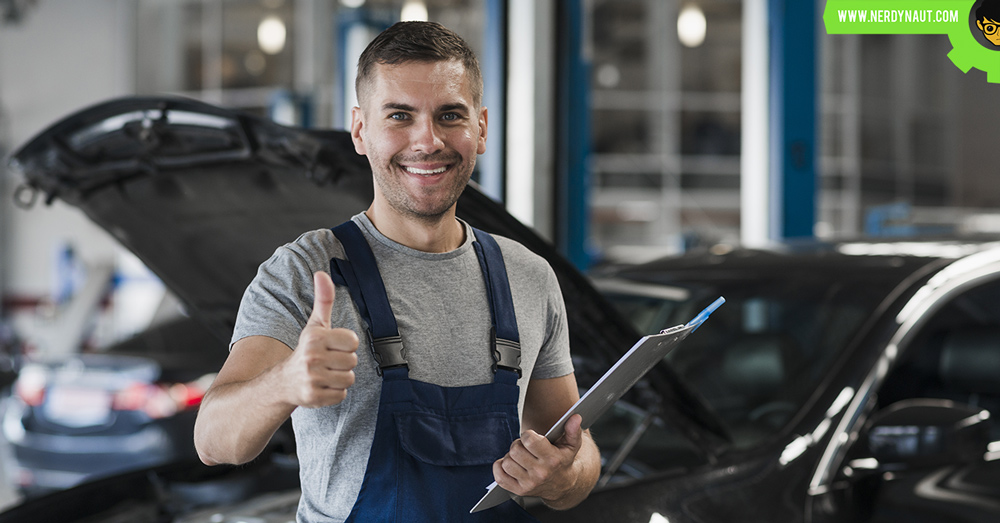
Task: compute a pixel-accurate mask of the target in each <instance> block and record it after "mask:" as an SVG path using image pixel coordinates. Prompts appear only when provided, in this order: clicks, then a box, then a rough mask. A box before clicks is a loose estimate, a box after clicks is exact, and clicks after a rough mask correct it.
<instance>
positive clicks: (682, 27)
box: [677, 4, 708, 47]
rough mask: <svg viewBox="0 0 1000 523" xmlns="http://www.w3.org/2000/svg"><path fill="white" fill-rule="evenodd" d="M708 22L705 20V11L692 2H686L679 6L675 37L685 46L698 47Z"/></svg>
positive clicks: (703, 37) (702, 40)
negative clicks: (684, 4) (679, 11)
mask: <svg viewBox="0 0 1000 523" xmlns="http://www.w3.org/2000/svg"><path fill="white" fill-rule="evenodd" d="M707 28H708V23H707V22H706V21H705V12H704V11H702V10H701V7H698V6H697V5H694V4H688V5H686V6H684V7H683V8H681V14H680V15H679V16H678V17H677V38H679V39H680V41H681V43H682V44H684V45H685V46H687V47H698V46H699V45H701V44H702V43H703V42H704V41H705V33H706V30H707Z"/></svg>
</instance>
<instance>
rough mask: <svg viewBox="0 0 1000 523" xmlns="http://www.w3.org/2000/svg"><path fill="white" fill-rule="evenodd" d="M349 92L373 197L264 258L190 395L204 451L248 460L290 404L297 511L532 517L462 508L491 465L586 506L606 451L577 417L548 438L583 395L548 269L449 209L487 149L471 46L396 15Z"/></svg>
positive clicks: (361, 516)
mask: <svg viewBox="0 0 1000 523" xmlns="http://www.w3.org/2000/svg"><path fill="white" fill-rule="evenodd" d="M356 88H357V92H358V102H359V107H355V108H354V109H353V111H352V125H351V134H352V137H353V140H354V145H355V149H356V150H357V152H358V153H359V154H363V155H366V156H368V159H369V162H370V163H371V166H372V172H373V174H374V179H375V197H374V200H373V202H372V204H371V206H370V207H369V208H368V210H366V211H365V212H364V213H361V214H359V215H357V216H355V217H354V218H353V219H352V220H351V221H349V222H347V223H345V224H342V225H341V226H338V227H337V228H335V229H334V230H332V231H331V230H329V229H323V230H318V231H312V232H309V233H305V234H303V235H302V236H300V237H299V238H298V239H297V240H296V241H295V242H293V243H291V244H288V245H285V246H283V247H281V248H279V249H278V250H277V251H276V252H275V254H274V256H272V257H271V258H270V259H269V260H268V261H266V262H265V263H264V264H262V265H261V267H260V270H259V272H258V275H257V277H256V278H255V279H254V281H253V283H251V285H250V287H248V289H247V292H246V294H245V295H244V298H243V302H242V304H241V306H240V314H239V317H238V319H237V324H236V328H235V332H234V334H233V340H234V344H233V345H232V349H231V352H230V356H229V358H228V360H227V361H226V363H225V365H224V366H223V368H222V370H221V371H220V372H219V375H218V377H217V378H216V380H215V383H214V384H213V385H212V387H211V389H210V390H209V391H208V393H207V394H206V396H205V398H204V401H203V403H202V406H201V409H200V411H199V415H198V420H197V423H196V425H195V444H196V447H197V448H198V453H199V455H200V456H201V459H202V461H204V462H205V463H207V464H219V463H235V464H238V463H245V462H247V461H250V460H252V459H254V458H255V457H256V456H257V455H258V454H259V453H260V452H261V451H262V450H263V449H264V446H265V445H266V443H267V441H268V440H269V439H270V437H271V436H272V435H273V433H274V431H275V430H277V428H278V427H279V426H280V425H281V424H282V423H283V422H284V420H285V419H287V418H288V417H289V416H291V417H292V422H293V426H294V428H295V433H296V441H297V449H298V453H299V462H300V467H301V472H300V477H301V483H302V498H301V500H300V503H299V509H298V520H299V521H309V522H313V521H345V520H347V521H391V520H401V519H405V520H407V521H419V520H423V521H454V520H470V521H530V520H531V518H530V516H528V515H527V513H526V512H524V510H523V509H521V508H520V507H519V506H518V505H516V504H515V503H512V502H508V503H504V504H502V505H499V506H497V507H495V508H492V509H488V510H485V511H482V512H478V513H476V514H471V515H470V514H469V510H470V509H471V508H472V506H473V505H474V504H475V503H476V501H478V499H479V497H481V495H482V494H484V493H485V487H486V486H487V485H488V484H489V483H490V482H491V481H492V480H495V481H497V483H498V484H499V485H500V486H501V487H503V488H505V489H507V490H509V491H511V492H512V493H514V494H517V495H522V496H537V497H540V498H542V500H543V501H544V502H545V503H547V504H549V505H550V506H552V507H554V508H557V509H559V508H569V507H571V506H574V505H576V504H577V503H579V502H580V501H581V500H582V499H583V498H584V497H586V495H587V494H588V493H589V491H590V489H591V488H592V487H593V485H594V483H595V482H596V480H597V475H598V473H599V469H600V463H599V456H598V452H597V448H596V446H595V445H594V443H593V441H592V440H591V439H590V436H589V434H587V433H586V432H585V431H582V430H580V418H579V416H574V417H573V418H572V419H571V420H570V421H569V422H568V423H567V425H566V435H565V436H564V437H563V438H561V439H560V440H559V441H558V442H556V444H551V443H550V442H548V440H546V439H545V438H544V436H542V434H544V433H545V431H546V430H547V429H548V428H549V427H550V426H551V425H552V424H553V423H554V422H555V421H557V420H558V419H559V417H560V416H561V415H562V413H563V412H565V411H566V410H567V409H568V408H569V407H570V406H572V405H573V403H575V402H576V401H577V400H578V399H579V395H578V392H577V385H576V380H575V378H574V376H573V373H572V371H573V369H572V364H571V362H570V359H569V350H568V334H567V329H566V318H565V307H564V304H563V302H562V297H561V294H560V292H559V287H558V284H557V282H556V279H555V275H554V273H553V272H552V270H551V268H549V266H548V265H547V264H546V263H545V262H544V261H543V260H542V259H541V258H539V257H538V256H535V255H534V254H532V253H530V252H529V251H528V250H527V249H525V248H524V247H523V246H521V245H520V244H517V243H516V242H513V241H511V240H508V239H506V238H501V237H497V238H495V239H494V238H493V237H492V236H490V235H488V234H485V233H482V232H481V231H474V230H473V229H472V228H471V227H469V226H468V225H467V224H465V223H464V222H461V221H459V220H458V219H457V218H456V217H455V206H456V202H457V200H458V197H459V195H460V194H461V192H462V190H463V188H464V187H465V185H466V184H467V183H468V181H469V178H470V176H471V173H472V170H473V168H474V166H475V161H476V155H477V154H482V153H483V152H484V151H485V147H486V128H487V111H486V108H485V107H482V106H481V105H480V104H481V97H482V79H481V76H480V73H479V67H478V64H477V62H476V59H475V56H474V55H473V53H472V51H471V50H469V48H468V46H467V45H466V44H465V42H464V41H462V39H461V38H459V37H458V36H457V35H455V34H454V33H452V32H451V31H449V30H447V29H445V28H444V27H442V26H440V25H438V24H434V23H426V22H423V23H421V22H406V23H399V24H396V25H394V26H392V27H391V28H389V29H387V30H386V31H385V32H383V33H382V34H381V35H379V36H378V37H376V39H375V40H373V41H372V43H371V44H370V45H369V46H368V48H367V49H366V50H365V52H364V53H363V54H362V56H361V58H360V60H359V64H358V77H357V83H356ZM504 266H506V269H505V267H504ZM328 272H329V274H328ZM331 275H332V276H333V280H336V282H337V286H336V287H335V286H334V283H333V280H331ZM487 282H488V283H487ZM359 344H360V345H361V347H362V349H361V350H358V347H359ZM290 349H292V350H290ZM519 376H520V377H519ZM522 411H523V412H522ZM519 414H520V416H519ZM519 418H520V420H519ZM519 424H520V429H519V427H518V426H519ZM519 434H520V438H518V435H519ZM515 438H517V439H515Z"/></svg>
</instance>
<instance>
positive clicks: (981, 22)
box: [976, 20, 986, 34]
mask: <svg viewBox="0 0 1000 523" xmlns="http://www.w3.org/2000/svg"><path fill="white" fill-rule="evenodd" d="M976 25H978V26H979V30H980V31H982V32H983V33H984V34H985V33H986V30H985V29H983V21H982V20H976Z"/></svg>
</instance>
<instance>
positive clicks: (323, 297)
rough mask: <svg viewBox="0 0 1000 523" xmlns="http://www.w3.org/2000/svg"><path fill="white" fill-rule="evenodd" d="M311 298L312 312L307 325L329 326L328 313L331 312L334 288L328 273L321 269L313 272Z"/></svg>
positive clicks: (334, 293)
mask: <svg viewBox="0 0 1000 523" xmlns="http://www.w3.org/2000/svg"><path fill="white" fill-rule="evenodd" d="M313 289H314V290H315V297H314V298H313V309H312V314H310V315H309V322H308V325H316V326H319V327H326V328H328V329H329V328H330V314H331V313H332V312H333V297H334V296H335V295H336V290H335V288H334V286H333V280H332V279H330V275H329V274H327V273H325V272H323V271H316V273H315V274H313Z"/></svg>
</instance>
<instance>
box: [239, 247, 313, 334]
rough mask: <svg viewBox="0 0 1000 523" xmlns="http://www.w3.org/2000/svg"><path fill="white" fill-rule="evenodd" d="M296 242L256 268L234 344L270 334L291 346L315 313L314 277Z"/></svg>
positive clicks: (244, 301) (243, 300)
mask: <svg viewBox="0 0 1000 523" xmlns="http://www.w3.org/2000/svg"><path fill="white" fill-rule="evenodd" d="M296 251H297V250H296V249H295V248H294V246H293V245H291V244H289V245H284V246H282V247H279V248H278V249H277V250H276V251H274V254H273V255H272V256H271V257H270V258H269V259H268V260H267V261H265V262H264V263H262V264H261V265H260V267H259V268H258V269H257V276H255V277H254V279H253V281H252V282H251V283H250V285H249V286H248V287H247V289H246V291H245V292H244V293H243V299H242V301H241V302H240V309H239V313H238V314H237V316H236V326H235V328H234V329H233V339H232V342H231V343H230V348H232V344H234V343H236V342H237V341H239V340H241V339H243V338H246V337H249V336H268V337H271V338H274V339H276V340H278V341H280V342H282V343H284V344H285V345H288V347H289V348H292V349H294V348H295V346H296V345H297V344H298V339H299V334H300V333H301V332H302V329H303V328H304V327H305V325H306V321H308V319H309V314H310V313H311V312H312V301H313V294H312V293H313V280H312V272H313V271H312V270H311V268H310V267H309V264H308V262H307V261H306V259H305V258H303V257H302V255H301V254H299V253H298V252H296Z"/></svg>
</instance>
